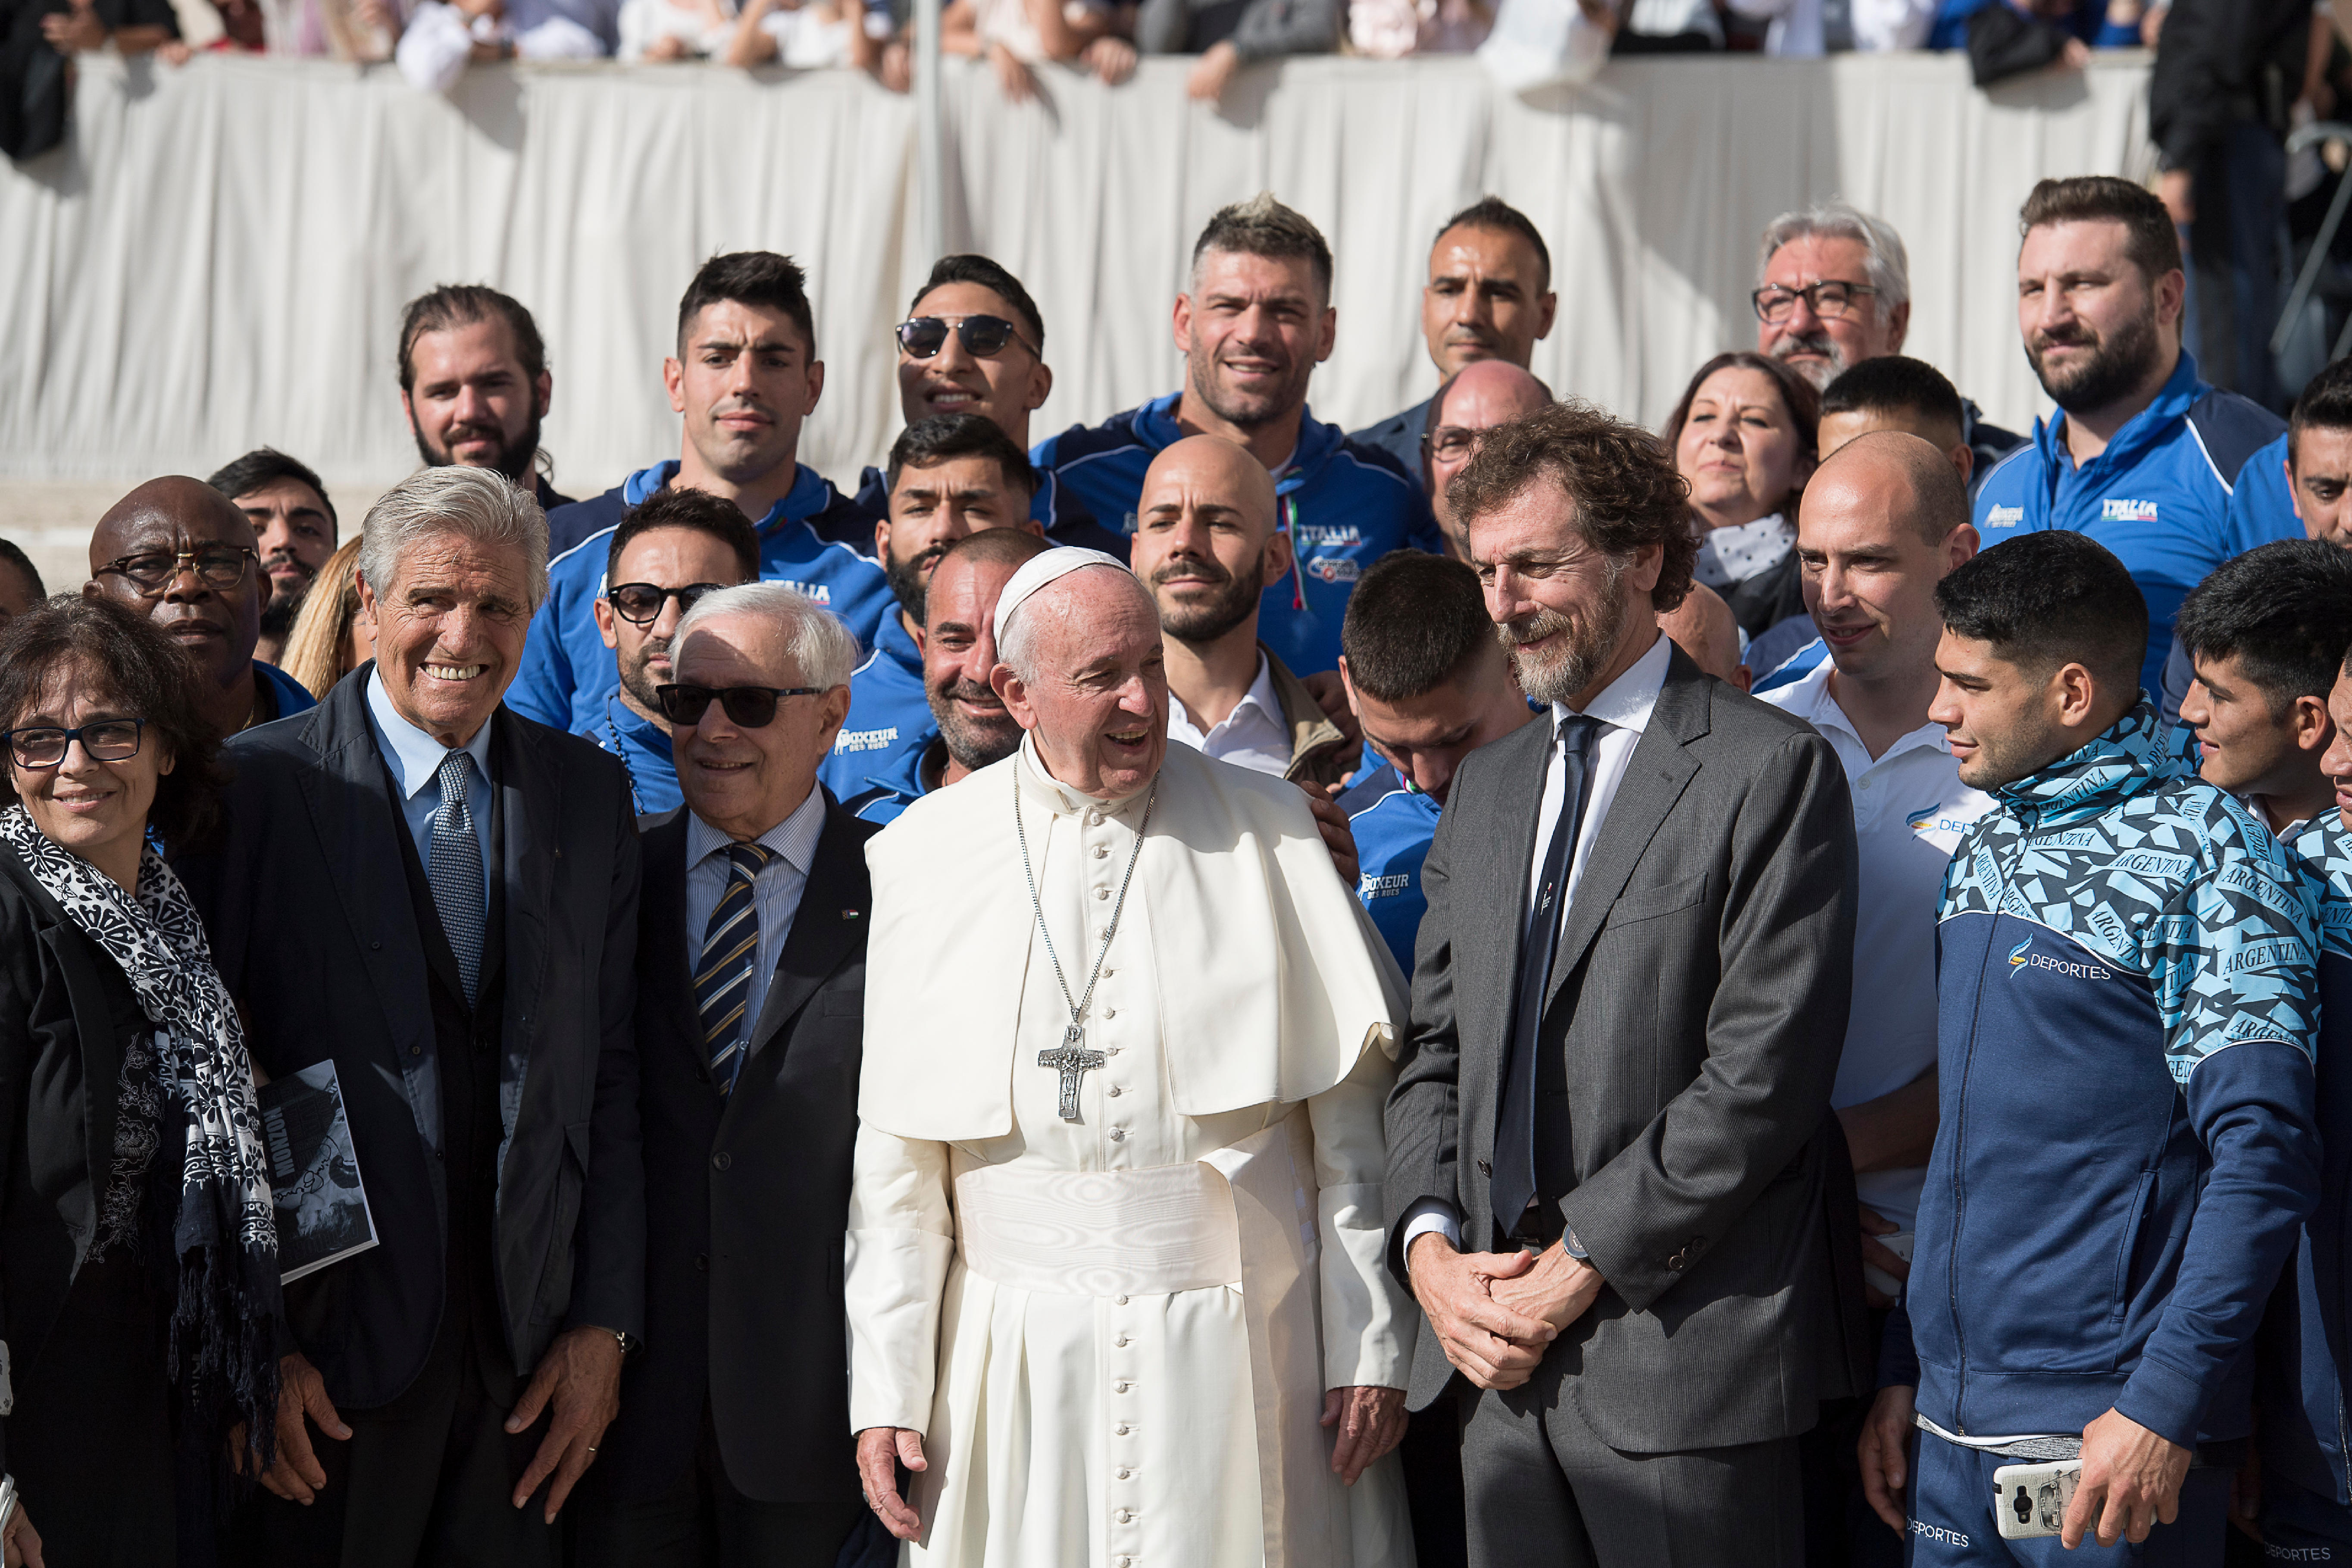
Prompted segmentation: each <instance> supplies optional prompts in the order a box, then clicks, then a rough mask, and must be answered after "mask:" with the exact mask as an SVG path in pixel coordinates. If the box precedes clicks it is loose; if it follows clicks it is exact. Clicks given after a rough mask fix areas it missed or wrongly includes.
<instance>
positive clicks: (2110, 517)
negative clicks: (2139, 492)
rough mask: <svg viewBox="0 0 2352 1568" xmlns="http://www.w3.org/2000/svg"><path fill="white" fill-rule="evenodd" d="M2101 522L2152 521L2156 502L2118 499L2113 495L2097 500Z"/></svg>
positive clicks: (2154, 517)
mask: <svg viewBox="0 0 2352 1568" xmlns="http://www.w3.org/2000/svg"><path fill="white" fill-rule="evenodd" d="M2099 521H2101V522H2154V521H2156V503H2155V502H2154V501H2152V500H2118V499H2116V497H2114V496H2109V497H2107V498H2106V499H2105V500H2102V501H2101V502H2099Z"/></svg>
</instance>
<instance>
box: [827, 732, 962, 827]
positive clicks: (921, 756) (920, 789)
mask: <svg viewBox="0 0 2352 1568" xmlns="http://www.w3.org/2000/svg"><path fill="white" fill-rule="evenodd" d="M934 746H936V747H937V748H938V749H937V750H936V751H934V750H933V747H934ZM927 760H928V761H929V763H930V764H931V765H932V766H933V767H937V768H940V769H942V770H943V769H945V768H946V766H947V748H946V747H945V746H940V745H939V743H938V737H936V736H934V737H933V738H932V745H929V746H921V747H918V748H917V749H916V750H915V751H914V752H913V753H912V754H911V755H910V756H909V757H908V761H907V764H906V766H905V767H904V768H902V769H900V770H899V772H898V773H897V774H896V775H895V776H891V777H874V776H869V777H868V778H867V779H866V785H865V787H864V788H863V789H861V790H859V791H858V793H857V794H856V795H844V796H842V797H841V806H842V809H843V810H844V811H846V812H848V813H849V815H850V816H854V817H856V818H857V819H858V820H859V821H860V822H882V823H890V822H896V821H898V815H899V813H901V812H903V811H905V810H906V809H907V808H908V806H910V805H914V804H915V803H916V802H917V801H919V800H920V799H922V798H923V796H925V795H929V794H930V793H931V786H930V785H929V784H927V783H926V782H924V773H923V764H924V763H925V762H926V761H927Z"/></svg>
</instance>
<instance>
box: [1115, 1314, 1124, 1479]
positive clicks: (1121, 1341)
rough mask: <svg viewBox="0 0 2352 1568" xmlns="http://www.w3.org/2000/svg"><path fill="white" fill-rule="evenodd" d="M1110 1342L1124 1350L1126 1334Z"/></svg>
mask: <svg viewBox="0 0 2352 1568" xmlns="http://www.w3.org/2000/svg"><path fill="white" fill-rule="evenodd" d="M1111 1343H1113V1344H1115V1345H1117V1346H1118V1348H1119V1349H1121V1350H1125V1349H1126V1348H1127V1336H1126V1335H1125V1334H1121V1335H1119V1336H1118V1338H1117V1339H1115V1340H1113V1341H1111ZM1126 1477H1127V1472H1126V1471H1125V1470H1121V1471H1119V1478H1120V1479H1122V1480H1124V1479H1126Z"/></svg>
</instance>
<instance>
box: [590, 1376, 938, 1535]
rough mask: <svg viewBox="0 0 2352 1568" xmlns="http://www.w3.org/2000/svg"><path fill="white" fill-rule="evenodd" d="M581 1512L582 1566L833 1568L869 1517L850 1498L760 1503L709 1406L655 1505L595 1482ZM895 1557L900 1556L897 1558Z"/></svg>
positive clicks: (860, 1504) (592, 1476) (593, 1477)
mask: <svg viewBox="0 0 2352 1568" xmlns="http://www.w3.org/2000/svg"><path fill="white" fill-rule="evenodd" d="M583 1484H584V1485H585V1486H586V1487H587V1488H588V1489H590V1490H591V1492H592V1493H593V1494H594V1495H592V1496H591V1497H590V1498H589V1499H588V1500H587V1501H586V1504H585V1506H584V1507H583V1509H582V1511H581V1516H580V1536H579V1550H578V1559H577V1568H834V1564H835V1563H836V1562H837V1561H838V1560H839V1558H840V1555H841V1547H842V1542H844V1541H845V1540H846V1539H847V1538H848V1535H849V1532H850V1531H851V1530H852V1529H853V1528H855V1527H856V1525H857V1523H858V1522H859V1521H861V1520H863V1519H864V1518H865V1517H866V1505H865V1504H864V1503H863V1502H862V1501H860V1500H858V1499H856V1497H852V1498H851V1499H849V1500H848V1501H846V1502H820V1503H785V1502H761V1501H760V1500H757V1499H755V1498H748V1497H745V1496H744V1495H743V1494H742V1493H741V1492H739V1491H737V1490H736V1489H735V1485H734V1483H733V1482H732V1481H730V1480H729V1479H727V1465H726V1461H725V1460H724V1459H722V1458H720V1457H719V1433H718V1431H717V1429H716V1428H714V1427H713V1426H711V1423H710V1407H709V1405H707V1404H706V1405H704V1406H703V1409H702V1431H701V1436H700V1438H699V1439H698V1441H697V1442H696V1444H695V1446H694V1457H693V1458H692V1459H691V1460H690V1461H689V1462H688V1464H687V1466H686V1468H685V1469H684V1471H683V1472H682V1473H681V1474H680V1475H679V1477H678V1480H677V1485H676V1486H674V1487H672V1488H671V1489H669V1490H668V1491H667V1493H666V1494H664V1495H663V1496H661V1497H658V1498H656V1499H654V1500H651V1501H650V1502H615V1501H614V1500H611V1499H610V1498H608V1497H606V1496H604V1495H602V1492H601V1490H600V1489H597V1487H596V1472H595V1471H594V1470H593V1469H592V1470H590V1471H589V1472H588V1479H587V1480H586V1481H585V1482H584V1483H583ZM894 1561H895V1559H894Z"/></svg>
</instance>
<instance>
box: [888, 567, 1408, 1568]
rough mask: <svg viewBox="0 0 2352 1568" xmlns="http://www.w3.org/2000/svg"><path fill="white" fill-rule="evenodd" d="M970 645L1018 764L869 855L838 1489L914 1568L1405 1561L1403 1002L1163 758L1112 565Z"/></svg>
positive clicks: (1319, 878)
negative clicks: (846, 1419) (843, 1470)
mask: <svg viewBox="0 0 2352 1568" xmlns="http://www.w3.org/2000/svg"><path fill="white" fill-rule="evenodd" d="M995 626H996V638H997V646H998V656H999V659H1000V662H999V663H998V665H997V666H996V668H995V670H994V672H993V675H992V684H993V685H994V687H995V689H996V690H997V692H998V693H999V695H1000V696H1001V697H1002V698H1003V702H1004V706H1005V708H1006V709H1007V710H1008V711H1010V712H1011V714H1012V715H1013V719H1014V721H1017V722H1018V723H1019V724H1020V726H1021V727H1022V729H1023V730H1024V731H1026V735H1025V738H1024V741H1023V742H1022V745H1021V748H1020V750H1019V751H1018V752H1015V753H1014V754H1013V756H1011V757H1009V758H1007V759H1005V760H1004V761H1003V762H1001V763H995V764H993V765H992V766H990V767H987V768H983V769H982V770H981V771H980V772H978V773H974V774H973V775H971V777H970V778H969V779H967V780H965V781H964V782H963V783H962V784H960V785H958V786H957V787H955V788H953V789H949V790H942V791H940V792H938V793H936V794H933V795H925V796H924V797H922V798H921V799H919V800H918V801H916V802H915V803H914V804H913V805H909V806H908V808H907V811H906V813H905V815H904V816H901V817H899V819H898V821H897V822H896V823H894V824H893V825H892V826H890V827H889V828H888V829H887V830H886V831H885V832H883V833H882V834H881V835H879V836H878V837H876V839H875V840H874V842H873V844H872V845H871V847H869V848H868V850H867V855H866V859H867V863H868V865H869V866H870V868H872V871H873V877H874V921H873V924H874V931H873V935H872V939H871V944H870V949H869V951H870V952H871V954H872V958H871V967H870V970H869V973H868V977H867V981H868V983H867V985H866V1050H865V1064H864V1069H863V1078H862V1080H861V1086H860V1090H859V1097H858V1114H859V1116H860V1117H861V1118H862V1122H863V1124H862V1126H861V1128H860V1130H859V1131H858V1137H857V1152H856V1171H855V1174H854V1176H853V1179H852V1184H851V1188H850V1200H849V1263H848V1277H847V1285H848V1306H849V1329H850V1363H849V1364H850V1425H851V1426H853V1427H854V1428H856V1431H857V1433H858V1439H857V1457H858V1468H859V1471H860V1475H861V1479H862V1480H863V1482H864V1485H865V1489H866V1498H867V1500H868V1501H869V1502H870V1503H871V1504H872V1505H873V1507H874V1510H875V1512H876V1513H877V1515H879V1516H880V1518H881V1520H882V1521H883V1523H884V1524H886V1525H887V1527H888V1528H889V1530H890V1531H891V1532H892V1533H893V1534H895V1535H898V1537H900V1538H901V1539H903V1540H907V1541H910V1542H915V1544H914V1546H913V1547H912V1548H911V1549H910V1551H909V1552H908V1561H910V1562H912V1563H920V1564H956V1565H959V1568H961V1565H965V1564H977V1563H1097V1564H1102V1565H1105V1568H1112V1565H1116V1564H1119V1563H1129V1564H1137V1563H1150V1564H1154V1565H1158V1564H1168V1565H1171V1568H1195V1565H1198V1568H1211V1565H1223V1564H1228V1563H1255V1562H1260V1561H1264V1562H1267V1563H1276V1562H1281V1563H1332V1564H1339V1565H1348V1564H1355V1565H1359V1568H1370V1565H1375V1564H1383V1563H1410V1562H1411V1561H1412V1555H1411V1552H1412V1549H1411V1546H1410V1544H1409V1531H1408V1526H1407V1523H1406V1521H1405V1518H1404V1507H1403V1494H1402V1488H1401V1486H1400V1485H1399V1482H1398V1478H1397V1472H1396V1468H1395V1465H1394V1462H1393V1461H1392V1460H1389V1461H1387V1462H1383V1463H1380V1464H1379V1466H1378V1468H1373V1467H1374V1466H1375V1462H1376V1461H1382V1460H1383V1459H1384V1457H1385V1456H1386V1455H1387V1454H1388V1452H1389V1450H1390V1449H1391V1448H1392V1447H1394V1446H1395V1444H1396V1441H1397V1439H1398V1437H1399V1436H1402V1432H1403V1428H1404V1418H1403V1396H1402V1392H1401V1389H1400V1386H1399V1385H1400V1384H1401V1383H1402V1378H1403V1374H1404V1368H1405V1358H1406V1355H1407V1353H1408V1352H1409V1349H1410V1345H1411V1341H1412V1331H1411V1320H1410V1318H1408V1317H1406V1316H1405V1315H1404V1307H1403V1303H1402V1298H1401V1297H1400V1295H1399V1294H1398V1292H1397V1291H1396V1289H1395V1288H1394V1287H1393V1286H1392V1285H1391V1283H1390V1282H1389V1281H1388V1280H1387V1279H1386V1278H1385V1277H1384V1273H1383V1270H1382V1268H1381V1245H1382V1234H1381V1213H1380V1205H1381V1170H1382V1160H1383V1158H1384V1156H1383V1154H1382V1140H1381V1105H1382V1103H1383V1101H1384V1100H1385V1099H1386V1097H1387V1093H1388V1088H1389V1084H1390V1082H1391V1079H1392V1078H1393V1076H1394V1066H1393V1063H1392V1060H1391V1053H1392V1051H1393V1049H1394V1042H1395V1034H1394V1025H1395V1021H1396V1020H1398V1019H1399V1018H1400V1017H1401V1016H1402V1008H1403V997H1402V994H1401V984H1400V978H1399V976H1398V975H1397V973H1396V971H1395V968H1394V966H1393V964H1392V963H1391V962H1390V961H1389V960H1388V959H1387V956H1386V954H1385V952H1381V951H1376V948H1375V944H1374V942H1373V940H1372V936H1371V932H1370V928H1369V925H1368V922H1366V921H1365V920H1364V918H1363V915H1362V913H1361V911H1360V909H1359V908H1358V906H1357V904H1356V901H1355V900H1354V899H1353V898H1352V897H1351V896H1350V894H1349V887H1348V885H1347V884H1346V883H1343V882H1341V881H1340V880H1339V879H1337V878H1335V877H1334V876H1333V875H1332V872H1331V861H1330V858H1329V856H1328V853H1327V851H1326V849H1325V847H1324V843H1323V840H1322V838H1321V837H1320V835H1319V834H1318V830H1317V827H1316V824H1315V820H1314V818H1313V817H1312V816H1311V815H1310V814H1309V812H1308V809H1307V797H1306V795H1304V794H1303V793H1302V792H1301V791H1300V790H1299V789H1298V788H1297V786H1295V785H1293V784H1285V783H1283V782H1282V781H1281V780H1279V779H1274V778H1268V777H1266V776H1265V775H1264V774H1261V773H1248V772H1245V771H1244V770H1242V769H1240V768H1235V767H1232V766H1229V765H1227V764H1225V763H1219V762H1216V761H1214V760H1213V759H1211V758H1209V757H1207V756H1204V755H1202V753H1200V752H1195V751H1192V749H1191V748H1189V747H1184V746H1172V745H1171V744H1170V743H1169V742H1168V681H1167V676H1166V673H1165V670H1164V668H1163V654H1162V650H1161V644H1160V619H1159V616H1158V614H1157V612H1156V609H1155V606H1154V605H1153V603H1152V600H1151V597H1150V594H1149V593H1148V592H1146V591H1145V590H1144V588H1143V587H1142V585H1141V584H1139V582H1138V581H1137V580H1136V579H1135V578H1134V577H1133V576H1132V575H1130V574H1129V573H1128V572H1126V571H1125V570H1124V569H1122V568H1121V567H1120V566H1119V565H1118V563H1117V562H1116V561H1114V560H1112V559H1111V558H1110V557H1109V556H1108V555H1103V554H1099V553H1097V552H1093V551H1087V550H1076V549H1069V548H1064V549H1059V550H1053V551H1048V552H1045V554H1043V555H1040V556H1037V557H1036V558H1035V559H1034V560H1032V561H1030V562H1028V563H1025V564H1024V566H1023V567H1022V568H1021V569H1020V570H1019V571H1018V572H1016V573H1015V574H1013V578H1012V579H1011V581H1009V582H1008V583H1007V584H1005V586H1004V589H1003V593H1002V595H1000V596H999V598H998V601H997V606H996V615H995ZM1318 1346H1319V1347H1320V1357H1319V1361H1318ZM897 1464H904V1465H905V1466H906V1467H907V1468H908V1469H909V1470H911V1471H913V1472H914V1474H915V1483H914V1486H913V1488H912V1489H911V1496H909V1497H907V1498H903V1499H902V1498H901V1497H900V1496H899V1494H898V1479H897V1476H896V1473H895V1468H894V1466H895V1465H897Z"/></svg>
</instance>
